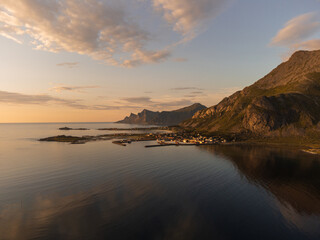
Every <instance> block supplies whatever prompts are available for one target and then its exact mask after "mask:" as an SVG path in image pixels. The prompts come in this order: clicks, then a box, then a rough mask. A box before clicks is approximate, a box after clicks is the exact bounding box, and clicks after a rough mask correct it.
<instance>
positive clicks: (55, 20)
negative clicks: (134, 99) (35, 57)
mask: <svg viewBox="0 0 320 240" xmlns="http://www.w3.org/2000/svg"><path fill="white" fill-rule="evenodd" d="M115 2H116V1H108V2H106V1H104V2H103V1H98V0H90V1H78V0H56V1H29V0H15V1H12V0H3V1H1V3H0V34H1V35H3V36H5V37H10V38H11V39H14V40H16V41H19V42H23V38H22V36H23V35H28V37H30V38H31V39H32V42H31V43H32V44H33V45H34V48H35V49H39V50H46V51H51V52H60V51H67V52H75V53H79V54H82V55H88V56H90V57H92V58H93V59H96V60H101V61H104V62H106V63H108V64H110V65H120V66H128V67H129V66H136V65H139V64H143V63H155V62H159V61H162V60H164V59H166V58H167V57H169V55H170V51H169V50H167V49H160V50H154V51H153V50H148V49H146V45H147V44H148V42H149V41H150V34H149V33H148V32H147V31H145V30H144V29H142V28H141V27H140V26H139V25H138V24H137V23H135V22H134V21H132V18H131V16H130V15H129V14H128V13H127V11H126V10H127V9H126V8H125V5H123V7H120V5H119V4H116V3H115Z"/></svg>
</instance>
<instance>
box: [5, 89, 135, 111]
mask: <svg viewBox="0 0 320 240" xmlns="http://www.w3.org/2000/svg"><path fill="white" fill-rule="evenodd" d="M0 103H3V104H14V105H30V104H32V105H46V104H58V105H63V106H66V107H70V108H75V109H87V110H118V109H122V108H127V109H129V108H132V106H112V105H103V104H98V105H84V104H81V101H80V100H78V99H64V98H57V97H53V96H50V95H46V94H43V95H31V94H22V93H14V92H7V91H0Z"/></svg>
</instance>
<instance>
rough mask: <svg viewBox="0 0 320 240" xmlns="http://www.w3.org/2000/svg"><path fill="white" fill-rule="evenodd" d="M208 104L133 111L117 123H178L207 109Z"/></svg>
mask: <svg viewBox="0 0 320 240" xmlns="http://www.w3.org/2000/svg"><path fill="white" fill-rule="evenodd" d="M205 108H206V106H204V105H202V104H200V103H194V104H192V105H190V106H187V107H183V108H180V109H177V110H173V111H162V112H159V111H157V112H153V111H150V110H147V109H144V110H142V111H141V112H140V113H138V114H134V113H131V114H130V116H128V117H125V118H124V119H123V120H120V121H118V122H117V123H128V124H140V125H166V126H173V125H178V124H179V123H181V122H182V121H184V120H186V119H189V118H191V117H192V116H193V115H194V114H195V113H196V112H198V111H200V110H203V109H205Z"/></svg>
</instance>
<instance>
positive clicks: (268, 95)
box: [181, 50, 320, 137]
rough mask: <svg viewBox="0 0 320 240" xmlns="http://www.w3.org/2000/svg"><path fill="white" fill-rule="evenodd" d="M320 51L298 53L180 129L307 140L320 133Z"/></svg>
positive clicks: (197, 114) (199, 114) (202, 112)
mask: <svg viewBox="0 0 320 240" xmlns="http://www.w3.org/2000/svg"><path fill="white" fill-rule="evenodd" d="M319 121H320V50H318V51H298V52H296V53H294V54H293V55H292V56H291V58H290V59H289V60H288V61H287V62H284V63H282V64H280V65H279V66H278V67H277V68H275V69H274V70H273V71H271V72H270V73H269V74H268V75H266V76H265V77H263V78H262V79H260V80H259V81H257V82H256V83H254V84H253V85H251V86H249V87H246V88H244V89H243V90H242V91H238V92H236V93H234V94H233V95H231V96H230V97H227V98H225V99H223V100H222V101H221V102H220V103H219V104H217V105H215V106H213V107H210V108H208V109H205V110H202V111H199V112H198V113H196V114H195V115H194V116H193V117H192V119H189V120H187V121H185V122H183V123H182V124H181V125H182V126H183V127H187V128H193V129H197V130H200V131H205V132H211V133H213V132H219V133H224V134H239V133H242V134H243V133H246V134H249V135H256V136H277V137H279V136H281V137H290V136H306V135H310V136H311V135H313V136H314V135H318V134H319V131H320V124H319Z"/></svg>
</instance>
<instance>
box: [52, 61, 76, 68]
mask: <svg viewBox="0 0 320 240" xmlns="http://www.w3.org/2000/svg"><path fill="white" fill-rule="evenodd" d="M78 64H79V63H78V62H64V63H58V64H57V66H58V67H67V68H74V67H76V66H78Z"/></svg>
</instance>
